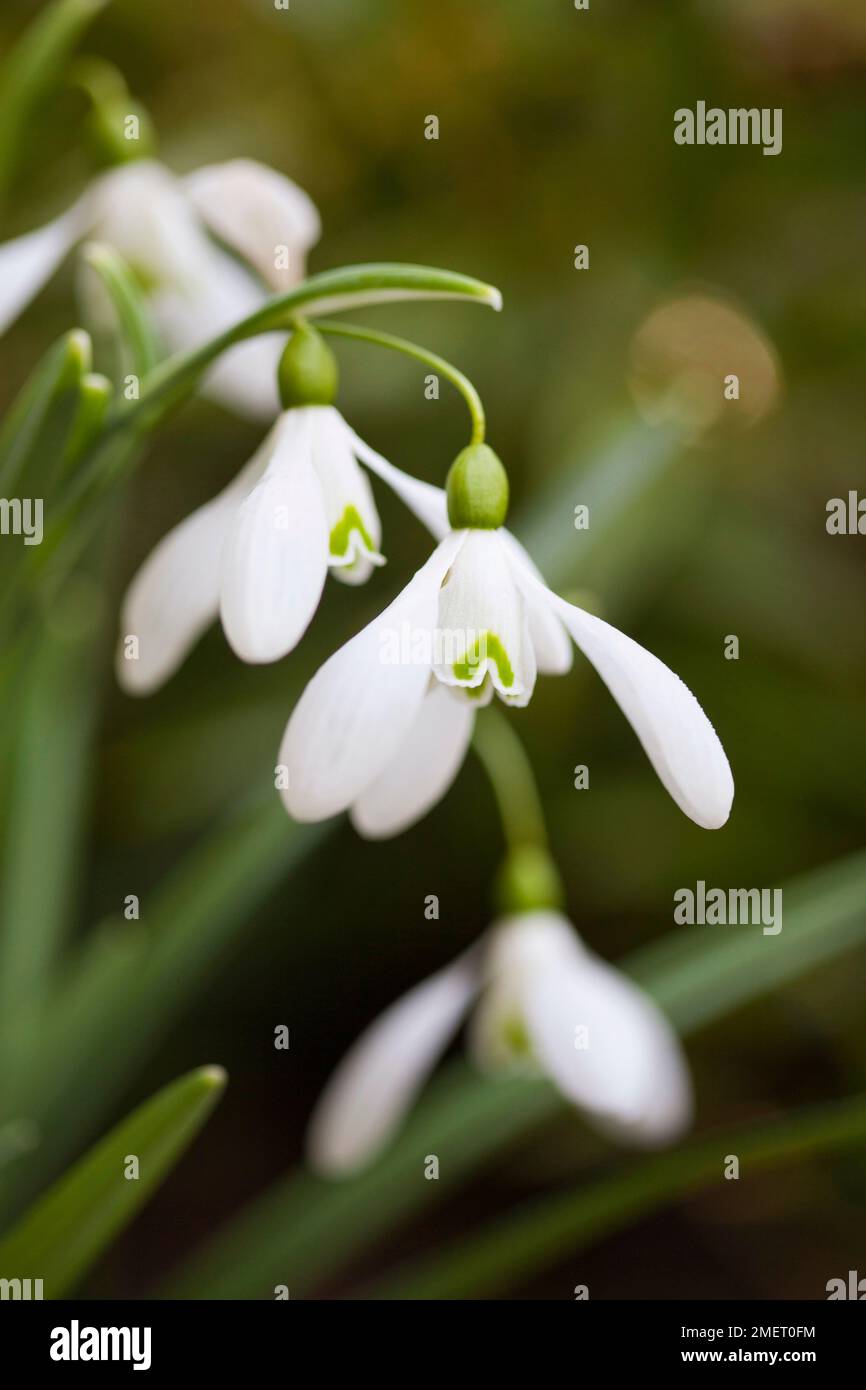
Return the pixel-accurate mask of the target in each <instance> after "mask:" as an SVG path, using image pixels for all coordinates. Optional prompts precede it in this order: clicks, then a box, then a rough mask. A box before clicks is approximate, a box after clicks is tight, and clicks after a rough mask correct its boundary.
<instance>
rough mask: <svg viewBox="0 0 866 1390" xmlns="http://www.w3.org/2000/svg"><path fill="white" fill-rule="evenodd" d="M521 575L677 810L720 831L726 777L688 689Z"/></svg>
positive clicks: (726, 802) (727, 804) (720, 752)
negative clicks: (590, 670)
mask: <svg viewBox="0 0 866 1390" xmlns="http://www.w3.org/2000/svg"><path fill="white" fill-rule="evenodd" d="M517 572H518V567H517V565H515V573H517ZM522 575H523V578H522V583H523V584H524V585H528V586H529V587H530V588H532V589H534V591H535V592H536V593H537V594H538V595H539V596H541V597H542V598H543V597H544V596H545V595H546V597H547V601H548V602H549V603H550V604H551V606H552V607H553V610H554V612H555V613H557V614H558V615H559V617H560V618H561V619H562V621H563V623H564V624H565V626H566V627H567V628H568V630H569V632H570V633H571V635H572V637H573V638H574V640H575V642H576V643H577V645H578V647H580V650H581V651H582V652H583V654H584V656H586V657H587V658H588V659H589V660H590V661H591V662H592V664H593V666H594V667H595V669H596V671H597V672H598V674H599V675H600V676H601V678H602V680H603V681H604V683H605V685H606V686H607V688H608V690H609V691H610V693H611V695H612V696H613V698H614V699H615V700H616V702H617V704H618V705H619V707H620V709H621V710H622V712H623V714H624V715H625V717H626V719H627V720H628V721H629V723H630V724H631V726H632V728H633V729H634V731H635V733H636V734H637V736H638V738H639V739H640V741H641V744H642V745H643V749H644V752H645V753H646V755H647V757H648V758H649V760H650V762H651V763H652V765H653V767H654V768H655V770H656V772H657V773H658V775H659V777H660V778H661V781H662V783H663V784H664V786H665V787H666V788H667V790H668V791H669V792H670V794H671V796H672V797H673V799H674V801H675V802H676V803H677V805H678V806H679V807H680V809H681V810H683V811H685V813H686V815H687V816H690V817H691V819H692V820H693V821H695V822H696V823H697V824H698V825H701V826H703V827H704V828H705V829H707V830H717V829H718V828H719V826H721V825H724V823H725V821H726V820H727V819H728V816H729V815H730V812H731V803H732V801H733V799H734V779H733V777H732V775H731V768H730V764H729V762H728V760H727V758H726V757H725V751H724V749H723V748H722V745H721V743H720V742H719V738H718V735H717V734H716V732H715V730H714V728H713V726H712V724H711V723H710V721H709V719H708V718H707V716H706V715H705V714H704V712H703V710H702V709H701V707H700V705H699V704H698V702H697V700H696V699H695V697H694V695H693V694H692V692H691V691H690V690H689V688H688V686H686V685H684V684H683V682H682V681H681V680H680V678H679V676H676V675H674V673H673V671H671V670H669V668H668V667H667V666H665V665H664V663H663V662H661V661H659V659H658V657H656V656H653V655H652V653H651V652H648V651H647V650H646V648H645V647H641V646H640V645H639V644H638V643H637V642H634V641H632V639H631V637H626V635H625V633H623V632H619V631H618V629H617V628H615V627H611V625H610V623H605V622H603V621H602V620H601V618H596V617H593V615H592V614H591V613H585V612H584V611H583V609H581V608H575V607H574V605H573V604H570V603H566V602H565V600H564V599H561V598H559V597H558V596H557V595H556V594H553V593H551V591H550V590H549V589H546V588H545V587H544V586H543V585H542V584H539V583H538V581H537V580H535V579H534V578H533V577H532V576H531V575H529V574H528V571H526V570H524V571H522Z"/></svg>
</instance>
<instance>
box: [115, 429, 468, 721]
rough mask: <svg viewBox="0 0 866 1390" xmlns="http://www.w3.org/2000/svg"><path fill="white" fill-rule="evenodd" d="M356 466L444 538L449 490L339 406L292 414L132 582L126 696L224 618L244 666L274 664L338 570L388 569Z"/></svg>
mask: <svg viewBox="0 0 866 1390" xmlns="http://www.w3.org/2000/svg"><path fill="white" fill-rule="evenodd" d="M358 459H362V460H363V461H364V463H366V464H367V466H368V467H369V468H370V469H371V470H372V472H374V473H376V474H377V475H378V476H379V477H381V478H382V479H384V481H385V482H387V483H388V484H389V485H390V486H391V488H392V489H393V490H394V491H395V492H396V493H397V494H398V496H400V497H401V498H402V499H403V500H404V501H405V502H406V504H407V505H408V506H409V507H410V508H411V509H412V510H413V511H414V512H415V514H416V515H417V516H418V517H419V518H420V519H421V520H422V521H423V522H424V523H425V525H427V526H428V527H429V528H430V529H431V530H434V531H440V530H441V529H442V526H443V524H444V514H445V500H444V494H443V493H442V492H441V490H440V489H439V488H435V487H432V486H431V485H430V484H429V483H423V482H420V481H419V480H418V479H416V478H411V477H409V476H408V475H407V474H405V473H402V472H401V471H400V470H399V469H398V468H395V467H394V466H393V465H392V464H390V463H388V462H387V461H386V460H385V459H383V458H382V457H381V456H380V455H379V454H377V453H376V452H375V450H373V449H371V448H370V447H369V446H368V445H367V444H365V443H364V442H363V440H361V439H359V438H358V436H357V435H356V434H355V433H354V432H353V431H352V430H351V429H350V428H349V426H348V425H347V424H346V422H345V420H344V419H343V417H342V416H341V415H340V413H339V411H338V410H336V409H335V408H334V407H333V406H327V405H308V406H302V407H295V408H293V409H291V410H286V411H284V412H283V413H282V414H281V415H280V416H279V417H278V419H277V421H276V424H275V425H274V426H273V428H272V429H271V430H270V432H269V433H268V435H267V436H266V438H265V440H264V442H263V443H262V445H261V446H260V448H259V449H258V450H257V452H256V453H255V454H254V456H253V458H252V459H251V460H250V461H249V463H247V464H246V466H245V467H244V468H243V469H242V470H241V472H240V473H239V474H238V476H237V477H236V478H235V479H234V481H233V482H231V483H230V484H229V485H228V487H227V488H225V489H224V491H223V492H221V493H220V494H219V496H217V497H215V498H213V500H212V501H210V502H208V503H206V505H205V506H203V507H200V508H199V509H198V511H195V512H193V513H192V515H191V516H188V517H187V518H186V520H185V521H182V522H181V523H180V524H179V525H178V526H176V527H175V528H174V530H172V531H170V532H169V533H168V535H167V536H165V537H163V539H162V540H161V541H160V543H159V545H157V547H156V549H155V550H154V551H153V552H152V553H151V555H150V556H149V557H148V559H147V560H146V561H145V562H144V564H143V565H142V567H141V569H140V570H139V571H138V574H137V575H136V576H135V578H134V579H133V581H132V584H131V585H130V588H129V590H128V592H127V595H126V598H125V600H124V603H123V608H122V612H121V619H120V645H119V650H118V657H117V676H118V680H119V682H120V684H121V685H122V686H123V687H124V689H126V690H127V691H129V692H130V693H131V694H137V695H145V694H149V693H150V692H151V691H153V690H155V689H156V688H157V687H158V686H159V685H161V684H162V683H163V681H165V680H167V679H168V677H169V676H170V675H171V674H172V673H173V672H174V671H175V670H176V669H177V667H178V666H179V665H180V663H181V662H182V661H183V659H184V657H185V656H186V654H187V652H188V651H189V649H190V647H191V646H192V645H193V644H194V643H195V642H196V641H197V640H198V638H199V637H200V636H201V634H202V633H203V632H204V630H205V629H206V628H207V627H209V626H210V624H211V623H212V622H213V621H214V619H215V618H216V617H217V615H218V614H219V615H221V617H222V622H223V628H224V630H225V633H226V636H227V638H228V640H229V642H230V644H231V646H232V647H233V649H234V650H235V652H236V653H237V654H238V656H240V657H241V658H242V659H243V660H244V661H250V662H266V661H276V660H277V659H278V658H279V657H281V656H284V655H285V654H286V653H287V652H289V651H291V650H292V648H293V647H294V646H295V645H296V644H297V643H298V642H299V641H300V639H301V637H302V636H303V634H304V632H305V631H306V628H307V626H308V624H309V622H310V619H311V618H312V616H313V614H314V612H315V610H316V607H317V605H318V602H319V598H320V595H321V592H322V588H323V585H324V582H325V577H326V575H327V573H328V570H329V569H331V570H332V571H333V573H334V574H335V576H336V577H337V578H340V579H342V580H344V581H345V582H347V583H350V584H358V583H361V582H363V581H364V580H365V579H366V578H367V577H368V576H369V574H370V572H371V570H372V568H373V566H375V565H381V564H383V563H384V561H383V558H382V556H381V554H380V553H379V542H380V538H381V527H380V524H379V516H378V513H377V511H376V507H375V503H374V501H373V495H372V491H371V489H370V484H369V482H368V480H367V478H366V476H365V474H364V473H363V472H362V470H361V468H360V467H359V466H358V463H357V460H358ZM129 638H135V639H136V642H135V645H134V646H133V645H132V644H130V643H129V640H128V639H129Z"/></svg>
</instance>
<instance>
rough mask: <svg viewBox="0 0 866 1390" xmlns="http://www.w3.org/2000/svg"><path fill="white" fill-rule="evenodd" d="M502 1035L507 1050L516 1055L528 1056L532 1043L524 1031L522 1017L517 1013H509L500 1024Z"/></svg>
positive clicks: (530, 1053) (524, 1026)
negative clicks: (501, 1024)
mask: <svg viewBox="0 0 866 1390" xmlns="http://www.w3.org/2000/svg"><path fill="white" fill-rule="evenodd" d="M502 1036H503V1039H504V1041H505V1045H506V1047H507V1048H508V1050H509V1051H510V1052H512V1053H514V1055H515V1056H517V1057H528V1056H531V1055H532V1043H531V1042H530V1038H529V1034H528V1033H527V1031H526V1025H525V1023H524V1022H523V1019H522V1018H520V1017H519V1015H517V1014H510V1015H509V1017H508V1018H506V1019H505V1022H504V1023H503V1026H502Z"/></svg>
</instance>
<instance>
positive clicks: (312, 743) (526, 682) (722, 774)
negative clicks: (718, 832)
mask: <svg viewBox="0 0 866 1390" xmlns="http://www.w3.org/2000/svg"><path fill="white" fill-rule="evenodd" d="M569 636H570V637H571V638H572V639H573V640H574V642H575V644H576V645H577V646H578V648H579V649H580V650H581V651H582V652H583V654H584V655H585V656H586V657H587V658H588V659H589V661H590V662H591V663H592V665H593V666H594V667H595V669H596V671H597V672H598V674H599V675H600V676H601V678H602V680H603V681H604V683H605V684H606V685H607V687H608V689H609V691H610V693H611V694H612V695H613V697H614V699H615V700H616V701H617V703H618V704H619V706H620V708H621V710H622V711H623V713H624V714H625V716H626V718H627V719H628V720H629V722H630V723H631V726H632V728H633V729H634V731H635V733H636V734H637V736H638V738H639V739H640V742H641V744H642V745H643V748H644V751H645V752H646V754H647V756H648V757H649V759H650V762H651V763H652V765H653V767H654V768H655V770H656V772H657V773H658V776H659V777H660V778H661V780H662V782H663V783H664V785H665V787H666V788H667V790H668V791H669V792H670V794H671V796H672V797H673V799H674V800H675V801H676V803H677V805H678V806H680V807H681V809H682V810H683V811H685V813H686V815H688V816H690V817H691V818H692V820H694V821H696V822H697V824H698V825H701V826H704V827H706V828H707V829H715V828H717V827H718V826H721V825H723V824H724V823H725V821H726V820H727V818H728V815H729V813H730V809H731V802H732V800H733V795H734V783H733V778H732V776H731V769H730V766H729V764H728V760H727V758H726V757H725V754H724V750H723V749H722V746H721V744H720V742H719V740H718V738H717V736H716V734H715V732H714V730H713V727H712V725H711V724H710V722H709V720H708V719H707V717H706V715H705V714H704V712H703V710H702V709H701V707H700V705H699V704H698V702H697V700H696V699H695V697H694V696H693V695H692V693H691V691H689V690H688V689H687V688H686V686H685V685H684V684H683V683H682V681H681V680H680V679H679V677H678V676H675V675H674V674H673V672H672V671H670V670H668V668H667V666H665V665H663V663H662V662H661V661H659V660H658V658H657V657H655V656H653V655H651V653H650V652H648V651H646V650H645V649H644V648H643V647H641V646H639V645H638V644H637V642H634V641H632V639H631V638H630V637H626V636H625V635H624V634H623V633H621V632H618V631H617V629H616V628H614V627H611V626H610V624H609V623H606V622H603V621H602V620H601V619H600V618H596V617H594V616H593V615H592V614H590V613H586V612H584V611H583V610H582V609H580V608H575V607H574V606H573V605H572V604H570V603H566V602H565V600H564V599H561V598H559V597H558V596H557V595H556V594H554V593H552V592H551V591H550V590H549V589H548V588H546V586H545V585H544V583H543V582H542V580H541V577H540V575H539V574H538V571H537V570H536V569H535V567H534V566H533V565H532V562H531V561H530V559H529V557H528V556H527V554H526V552H525V551H524V549H523V547H522V546H521V545H520V544H519V543H518V542H517V541H516V540H515V538H514V537H513V536H512V535H510V534H509V532H507V531H506V530H504V529H499V530H459V531H452V532H450V533H448V534H446V535H445V536H444V539H443V540H442V541H441V542H440V544H439V545H438V547H437V548H436V550H435V551H434V552H433V554H432V555H431V557H430V559H429V560H428V561H427V563H426V564H425V565H424V566H423V567H422V568H421V569H420V570H419V571H418V572H417V574H416V575H415V576H414V578H413V579H412V580H411V581H410V583H409V584H408V585H407V586H406V588H405V589H404V590H403V592H402V593H401V594H400V595H399V596H398V597H397V598H396V599H395V600H394V602H393V603H392V604H391V605H390V606H389V607H388V608H387V609H386V610H385V611H384V613H382V614H381V615H380V616H379V617H378V618H376V619H375V620H374V622H372V623H371V624H370V625H369V626H368V627H366V628H364V629H363V631H361V632H360V633H358V635H357V636H356V637H354V638H352V640H351V641H350V642H348V643H346V645H345V646H344V647H341V648H340V650H339V651H338V652H336V653H335V654H334V655H333V656H332V657H331V658H330V660H328V661H327V662H326V663H325V665H324V666H323V667H322V668H321V669H320V670H319V671H318V672H317V674H316V675H315V676H314V677H313V679H312V680H311V681H310V683H309V685H308V686H307V688H306V690H305V691H304V693H303V695H302V696H301V699H300V701H299V703H298V705H297V707H296V709H295V711H294V713H293V714H292V717H291V719H290V721H289V725H288V728H287V729H286V733H285V737H284V740H283V745H282V749H281V752H280V762H281V763H282V764H284V765H285V766H286V767H287V768H288V788H287V789H286V790H285V791H284V792H283V797H284V800H285V803H286V806H287V808H288V810H289V812H290V814H291V815H293V816H294V817H295V818H296V819H297V820H302V821H316V820H322V819H324V818H325V817H327V816H332V815H335V814H336V813H337V812H339V811H343V810H346V809H347V808H348V809H350V811H351V817H352V821H353V823H354V825H355V826H356V828H357V829H358V830H359V831H360V832H361V834H363V835H366V836H368V837H371V838H375V837H381V836H387V835H393V834H396V833H397V832H398V831H399V830H402V829H405V827H406V826H408V825H411V824H412V823H413V822H414V821H416V820H417V819H419V817H421V816H422V815H424V814H425V813H426V812H427V811H428V810H429V809H430V807H431V806H433V805H435V803H436V802H437V801H438V800H439V798H440V797H441V796H443V795H444V793H445V792H446V791H447V789H448V787H449V786H450V785H451V782H452V781H453V779H454V777H455V775H456V773H457V771H458V769H459V767H460V765H461V763H462V761H463V757H464V754H465V752H466V748H467V745H468V743H469V739H470V737H471V733H472V724H473V719H474V712H475V709H476V708H477V707H478V705H479V704H482V703H484V702H486V701H487V700H489V699H490V698H492V695H493V694H494V692H495V693H496V694H497V695H498V696H499V697H500V698H501V699H503V700H504V701H505V702H506V703H509V704H514V705H525V704H527V703H528V701H529V699H530V697H531V695H532V692H533V688H534V686H535V677H536V672H537V671H541V672H542V673H546V674H560V673H562V672H564V671H567V670H568V668H569V666H570V663H571V647H570V642H569Z"/></svg>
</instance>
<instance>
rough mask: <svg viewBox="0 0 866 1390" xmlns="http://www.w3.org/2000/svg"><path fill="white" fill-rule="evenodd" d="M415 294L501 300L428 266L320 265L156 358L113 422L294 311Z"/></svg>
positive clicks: (192, 378)
mask: <svg viewBox="0 0 866 1390" xmlns="http://www.w3.org/2000/svg"><path fill="white" fill-rule="evenodd" d="M415 299H462V300H464V301H467V302H471V301H474V302H475V303H476V304H486V305H488V306H489V307H490V308H491V309H499V308H501V306H502V296H501V294H500V292H499V290H497V289H495V288H494V286H492V285H485V284H484V283H483V282H482V281H480V280H474V279H472V278H471V276H468V275H459V274H457V273H456V272H455V271H448V270H437V269H435V268H434V267H433V266H423V265H400V264H396V263H388V264H379V263H371V264H369V265H350V266H341V267H340V268H339V269H338V270H325V271H322V272H321V274H319V275H311V276H310V277H309V279H307V280H304V281H303V283H302V284H300V285H297V286H296V287H295V289H293V290H289V291H288V292H287V293H286V294H278V295H274V296H273V297H272V298H271V299H269V300H267V301H266V303H264V304H262V305H261V306H260V308H258V309H256V310H255V311H254V312H253V313H252V314H249V315H248V317H247V318H245V319H242V320H241V321H240V323H236V324H233V325H232V327H231V328H227V329H226V330H225V332H223V333H220V334H219V335H218V336H217V337H216V338H212V339H211V340H210V342H208V343H204V344H203V345H202V346H201V347H198V348H195V349H193V350H192V351H191V352H187V353H183V354H179V355H178V356H176V357H170V358H168V359H167V360H166V361H165V362H162V363H160V365H159V366H158V367H157V368H156V370H155V371H153V372H151V373H150V375H149V376H148V378H147V381H146V382H145V383H144V385H143V389H142V392H141V396H140V398H139V400H138V401H136V402H135V403H134V404H130V405H127V406H126V407H125V408H123V409H120V410H118V412H117V414H116V416H115V417H114V421H113V423H114V425H115V427H125V426H126V425H127V424H128V423H129V421H130V419H132V418H135V417H137V416H138V415H140V414H141V413H142V412H143V411H145V410H148V409H150V408H151V407H152V406H153V405H155V404H157V403H159V402H161V401H164V400H166V399H168V400H169V401H171V400H174V399H176V398H177V397H179V396H180V397H182V396H184V395H186V394H187V393H188V392H189V391H191V390H192V389H193V388H194V387H195V385H196V384H197V382H198V380H199V378H200V377H201V376H202V375H203V374H204V372H205V371H206V370H207V368H208V367H209V366H210V365H211V363H212V362H214V361H215V360H216V359H217V358H218V357H219V356H221V354H222V353H223V352H225V351H226V350H227V349H228V348H230V347H234V345H235V343H240V342H245V341H246V340H247V339H248V338H254V337H257V336H258V335H259V334H260V333H273V332H279V331H280V330H282V331H284V332H288V331H289V330H290V329H291V324H292V320H293V319H296V318H297V316H298V314H299V313H303V315H304V317H305V318H312V317H314V316H317V315H319V314H323V313H340V312H341V311H343V310H344V309H356V308H360V307H362V306H363V305H368V304H379V303H384V302H391V301H394V300H404V301H408V300H415Z"/></svg>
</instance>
